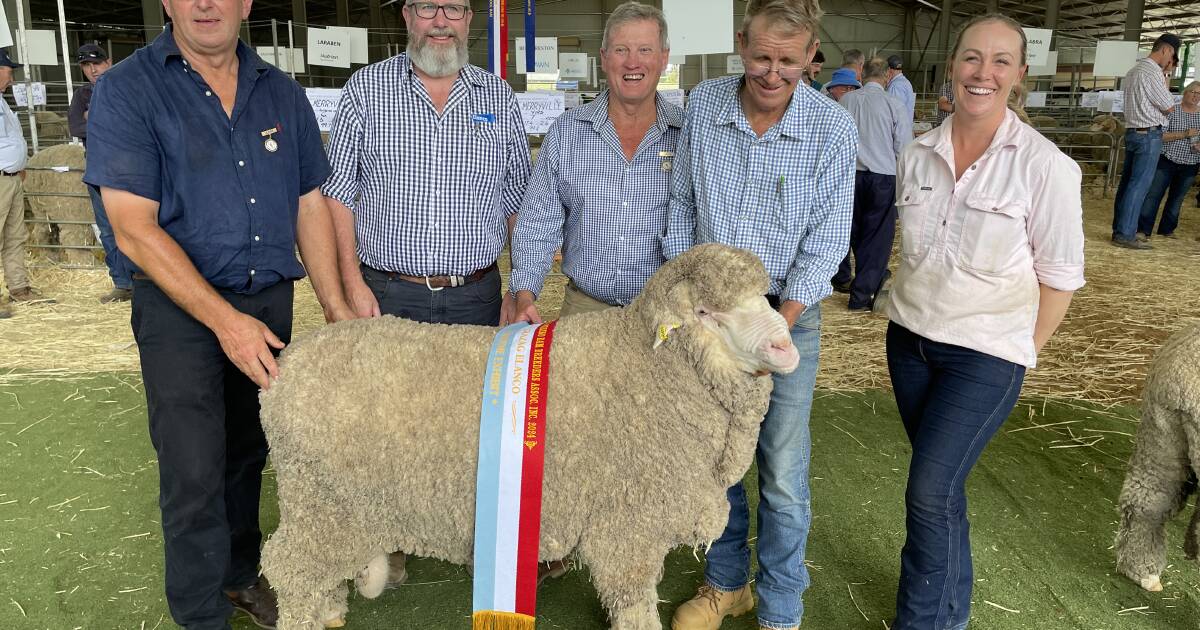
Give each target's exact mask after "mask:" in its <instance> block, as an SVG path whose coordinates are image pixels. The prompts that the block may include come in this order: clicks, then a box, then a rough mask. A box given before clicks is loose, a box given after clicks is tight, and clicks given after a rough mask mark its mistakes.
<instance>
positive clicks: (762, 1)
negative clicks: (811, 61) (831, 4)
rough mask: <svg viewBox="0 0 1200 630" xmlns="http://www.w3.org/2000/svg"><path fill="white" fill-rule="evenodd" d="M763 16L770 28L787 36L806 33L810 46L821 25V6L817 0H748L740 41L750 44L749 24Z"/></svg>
mask: <svg viewBox="0 0 1200 630" xmlns="http://www.w3.org/2000/svg"><path fill="white" fill-rule="evenodd" d="M760 15H765V16H767V17H769V18H771V26H772V27H773V28H776V29H782V30H783V31H784V32H786V33H789V34H798V33H800V32H801V31H808V43H807V44H805V47H806V48H807V47H808V46H811V45H812V43H813V41H814V40H815V39H816V37H817V29H818V27H820V25H821V16H822V15H824V12H823V11H821V5H820V3H819V2H818V1H817V0H750V2H749V3H748V4H747V5H746V14H745V15H744V16H742V39H743V40H745V42H746V43H747V44H749V43H750V23H751V22H753V21H754V18H756V17H758V16H760Z"/></svg>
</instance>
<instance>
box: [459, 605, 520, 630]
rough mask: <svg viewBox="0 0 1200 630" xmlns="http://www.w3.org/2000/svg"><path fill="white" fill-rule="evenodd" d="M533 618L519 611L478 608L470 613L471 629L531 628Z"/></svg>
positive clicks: (504, 629) (509, 629)
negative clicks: (478, 609)
mask: <svg viewBox="0 0 1200 630" xmlns="http://www.w3.org/2000/svg"><path fill="white" fill-rule="evenodd" d="M533 628H534V618H533V617H530V616H529V615H522V614H521V613H511V612H500V611H498V610H480V611H476V612H475V613H474V614H473V615H471V630H533Z"/></svg>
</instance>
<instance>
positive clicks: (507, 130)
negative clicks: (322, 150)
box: [321, 0, 529, 326]
mask: <svg viewBox="0 0 1200 630" xmlns="http://www.w3.org/2000/svg"><path fill="white" fill-rule="evenodd" d="M402 13H403V14H404V22H405V24H406V25H407V26H408V31H409V41H408V47H407V49H406V52H405V53H404V54H401V55H397V56H395V57H392V58H390V59H386V60H384V61H381V62H378V63H374V64H371V65H369V66H366V67H365V68H362V69H361V70H359V71H358V72H355V73H354V75H353V76H351V77H350V80H349V81H348V82H347V83H346V86H345V89H343V91H342V98H341V101H340V103H339V104H338V111H337V115H336V116H335V118H334V121H333V128H332V130H331V132H330V137H329V159H330V162H332V165H333V173H332V175H330V177H329V180H328V181H326V182H325V185H324V186H322V188H321V190H322V192H324V193H325V196H326V198H327V199H328V200H329V205H330V211H331V212H332V213H333V218H334V227H335V229H336V231H337V240H338V260H339V268H340V270H341V274H342V280H343V283H344V284H345V286H346V296H347V299H348V300H349V302H350V305H351V307H352V308H353V309H354V311H355V312H356V313H357V314H358V315H359V316H362V317H369V316H378V315H380V314H391V315H397V316H400V317H405V318H408V319H413V320H417V321H422V322H434V323H445V324H482V325H488V326H495V325H496V324H498V323H499V322H500V319H501V318H500V314H501V310H502V299H501V295H500V272H499V271H498V270H497V268H496V259H497V258H498V257H499V255H500V251H501V250H502V249H503V248H504V246H505V244H506V243H507V240H508V235H509V232H510V230H511V228H512V225H513V223H514V222H515V220H516V214H517V210H518V209H519V208H520V206H521V197H522V196H523V195H524V194H525V184H526V181H527V180H528V178H529V143H528V140H527V139H526V137H525V126H524V124H523V123H522V121H521V112H520V109H519V107H518V106H517V99H516V96H515V95H514V94H513V91H512V89H511V88H510V87H509V86H508V84H507V83H506V82H505V81H504V80H503V79H501V78H500V77H498V76H495V75H493V74H490V73H488V72H485V71H484V70H482V69H480V68H477V67H475V66H472V65H469V64H468V63H467V27H468V26H469V25H470V23H471V15H472V13H471V7H470V3H469V2H467V0H439V1H438V2H421V1H415V0H407V1H406V2H405V3H404V7H403V9H402ZM504 302H505V303H509V302H508V298H507V297H505V298H504ZM505 310H508V309H505Z"/></svg>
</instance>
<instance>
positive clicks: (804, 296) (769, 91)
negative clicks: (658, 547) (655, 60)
mask: <svg viewBox="0 0 1200 630" xmlns="http://www.w3.org/2000/svg"><path fill="white" fill-rule="evenodd" d="M820 15H821V10H820V8H819V7H818V6H817V3H816V0H751V2H750V3H749V5H748V6H747V8H746V15H745V18H744V20H743V22H742V29H741V32H739V33H738V43H739V48H740V50H741V56H742V60H743V61H744V63H745V67H746V72H745V75H744V76H740V77H726V78H722V79H715V80H712V81H706V82H704V83H702V84H700V85H699V86H698V87H697V88H696V89H695V90H693V91H692V93H691V96H690V98H689V100H688V112H687V123H686V124H685V126H684V129H683V134H682V136H681V137H680V140H679V153H678V159H677V160H676V163H675V165H676V168H675V174H674V177H675V180H674V182H673V183H672V196H671V213H670V218H669V220H668V224H667V232H666V235H665V236H664V237H663V253H664V254H666V256H667V258H672V257H674V256H677V255H679V254H680V253H682V252H683V251H684V250H686V249H688V248H689V247H691V246H692V245H693V244H696V243H705V242H712V241H716V242H721V243H724V244H726V245H732V246H735V247H742V248H745V249H748V250H750V251H752V252H754V253H755V254H757V255H758V256H759V258H761V259H762V261H763V263H764V264H765V265H766V268H767V273H768V275H769V276H770V277H771V284H770V288H769V295H768V299H769V300H771V302H772V303H773V304H775V305H777V307H778V309H779V312H780V314H781V315H783V317H784V318H785V319H786V320H787V322H788V324H789V326H790V327H791V331H792V341H793V342H794V343H795V344H796V348H797V349H798V350H799V351H800V357H801V358H800V367H798V368H797V369H796V370H795V371H794V372H792V373H791V374H788V375H784V376H775V377H774V378H775V387H774V390H773V391H772V393H771V405H770V407H769V409H768V411H767V415H766V417H765V418H764V419H763V424H762V429H761V433H760V434H759V441H758V451H757V462H758V475H759V479H758V486H759V495H760V499H759V505H758V541H757V544H756V549H757V553H758V564H759V571H758V575H757V579H756V584H757V587H756V590H757V593H758V598H759V603H758V615H757V616H758V624H759V626H760V627H761V628H770V629H785V628H797V627H798V626H799V625H800V619H801V616H802V614H803V610H804V608H803V604H802V602H801V595H802V593H803V592H804V590H805V588H807V586H808V583H809V576H808V572H807V570H806V569H805V567H804V547H805V543H806V541H807V537H808V530H809V523H810V521H811V518H812V514H811V510H810V508H809V488H808V462H809V446H810V442H809V432H808V415H809V410H810V408H811V406H812V393H813V385H814V382H815V378H816V370H817V356H818V353H819V349H820V325H821V314H820V308H819V307H818V305H817V304H818V302H820V300H822V299H824V298H825V297H827V296H828V295H829V294H830V293H831V291H832V287H831V286H830V283H829V281H830V278H831V277H832V276H833V273H834V271H835V270H836V269H837V266H838V263H839V262H840V261H841V259H842V257H843V256H844V255H845V253H846V249H847V247H848V244H849V236H850V222H851V203H852V199H853V193H854V172H855V159H856V155H857V151H856V149H857V146H858V134H857V132H856V131H855V128H854V121H853V120H852V119H851V118H850V116H849V114H847V113H846V110H844V109H843V108H842V107H840V106H839V105H838V104H837V103H836V102H834V101H833V100H832V99H829V98H827V97H825V96H823V95H821V94H818V93H817V92H816V91H813V90H803V89H796V86H797V82H798V81H799V80H800V77H801V75H802V74H803V72H804V68H805V66H806V65H807V64H808V62H809V59H810V58H812V56H813V53H814V52H815V51H816V49H817V45H818V41H817V38H816V33H817V29H818V20H819V19H820ZM729 503H730V511H729V523H728V525H727V526H726V528H725V533H724V534H722V536H721V538H719V539H718V540H717V541H716V543H715V544H713V546H712V547H711V548H710V549H709V551H708V554H707V566H706V567H705V571H704V578H705V582H704V584H703V585H701V586H700V589H699V591H698V592H697V593H696V596H695V597H694V598H693V599H692V600H691V601H688V602H686V603H684V604H683V605H682V606H680V607H679V608H678V609H677V610H676V611H675V617H674V620H673V622H672V628H673V630H716V629H717V628H718V627H719V626H720V625H721V620H722V619H723V618H724V617H726V616H730V615H740V614H743V613H745V612H748V611H750V610H751V609H752V608H753V607H754V597H753V595H751V592H750V586H749V582H750V547H749V545H748V539H749V537H750V526H749V525H750V524H749V521H750V519H749V516H750V515H749V511H748V508H747V502H746V491H745V489H744V488H743V486H742V484H740V483H739V484H738V485H735V486H733V487H732V488H730V489H729Z"/></svg>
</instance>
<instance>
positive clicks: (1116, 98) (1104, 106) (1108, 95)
mask: <svg viewBox="0 0 1200 630" xmlns="http://www.w3.org/2000/svg"><path fill="white" fill-rule="evenodd" d="M1096 109H1097V110H1098V111H1102V112H1112V113H1114V114H1119V113H1121V112H1124V111H1125V92H1124V91H1122V90H1117V91H1115V92H1101V93H1100V103H1099V104H1098V105H1097V106H1096Z"/></svg>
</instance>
